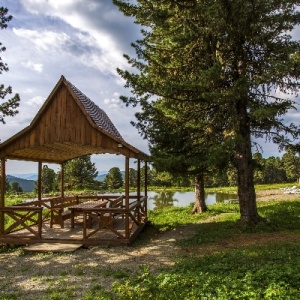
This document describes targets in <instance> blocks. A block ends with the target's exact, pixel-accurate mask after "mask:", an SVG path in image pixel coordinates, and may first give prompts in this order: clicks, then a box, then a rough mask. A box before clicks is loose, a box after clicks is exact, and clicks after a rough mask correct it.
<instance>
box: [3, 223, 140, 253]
mask: <svg viewBox="0 0 300 300" xmlns="http://www.w3.org/2000/svg"><path fill="white" fill-rule="evenodd" d="M143 227H144V226H143V225H142V226H137V225H136V224H133V226H132V229H131V232H130V237H129V239H125V238H124V239H122V238H120V237H118V236H117V235H116V234H115V233H113V232H112V231H110V230H109V229H101V230H99V231H98V232H96V233H95V234H93V236H92V237H90V238H88V239H85V240H83V229H82V223H80V222H76V223H75V226H74V228H71V222H70V220H66V221H65V227H64V228H61V227H60V226H59V225H53V228H50V223H49V222H44V223H43V225H42V238H41V239H40V238H36V237H33V236H32V234H30V232H29V231H27V230H25V229H22V230H18V231H15V232H13V233H10V234H7V235H5V237H2V238H0V243H4V244H18V245H25V244H36V243H70V244H71V243H73V244H81V245H83V246H84V247H88V246H95V245H111V246H121V245H129V244H131V243H132V242H133V241H134V240H135V238H136V237H137V235H138V233H139V232H140V231H141V229H142V228H143ZM32 228H34V229H37V226H32ZM95 228H96V225H95V224H94V225H93V228H91V230H93V229H95ZM114 228H115V229H117V230H118V232H119V233H121V234H122V235H124V234H125V230H124V228H125V221H124V220H123V219H116V220H115V223H114Z"/></svg>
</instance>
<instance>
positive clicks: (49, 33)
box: [0, 0, 149, 174]
mask: <svg viewBox="0 0 300 300" xmlns="http://www.w3.org/2000/svg"><path fill="white" fill-rule="evenodd" d="M0 5H1V6H4V7H7V8H8V9H9V14H11V15H12V16H13V20H12V21H11V22H9V23H8V28H7V29H5V30H2V31H1V32H0V34H1V36H0V42H1V43H2V44H3V45H4V46H5V47H6V48H7V50H6V51H5V52H4V53H2V54H1V57H2V59H3V61H4V62H6V63H7V64H8V66H9V72H6V73H4V74H2V75H1V83H3V84H5V85H11V86H12V87H13V92H14V93H16V92H17V93H19V94H20V96H21V105H20V108H19V111H20V112H19V114H18V115H16V116H15V117H11V118H6V124H5V125H2V124H0V126H1V130H0V139H1V141H5V140H6V139H8V138H9V137H11V136H12V135H13V134H15V133H17V132H19V131H20V130H21V129H23V128H24V127H26V126H28V125H29V124H30V122H31V120H32V119H33V118H34V116H35V115H36V113H37V112H38V110H39V109H40V107H41V105H42V104H43V102H44V101H45V99H46V98H47V97H48V95H49V94H50V92H51V90H52V89H53V88H54V86H55V84H56V83H57V81H58V80H59V79H60V76H61V75H64V76H65V77H66V78H67V79H68V80H69V81H71V82H72V83H73V84H74V85H75V86H76V87H77V88H79V89H80V90H81V91H82V92H83V93H85V94H86V95H87V96H88V97H89V98H90V99H91V100H92V101H94V102H95V103H96V104H97V105H98V106H99V107H100V108H102V109H103V110H104V111H105V112H106V113H107V114H108V116H109V117H110V119H111V120H112V122H113V123H114V124H115V126H116V127H117V129H118V130H119V132H120V133H121V135H122V136H123V138H124V139H125V140H126V141H127V142H128V143H130V144H132V145H133V146H135V147H136V148H138V149H140V150H142V151H144V152H146V153H149V151H148V143H147V141H145V140H143V139H142V137H141V136H140V135H139V134H138V132H137V130H136V129H135V128H134V127H133V126H132V125H131V124H130V121H132V120H134V113H135V109H133V108H130V107H129V108H128V107H125V105H124V104H123V103H122V102H121V101H120V100H119V97H120V95H124V94H128V93H129V90H127V89H125V88H124V81H123V80H122V79H121V78H120V77H119V75H118V74H117V73H116V68H117V67H121V68H126V67H128V66H127V65H126V61H125V59H124V58H123V53H128V54H131V55H133V54H134V53H133V49H132V48H131V46H130V43H131V42H133V41H135V40H136V39H137V38H138V37H139V28H138V27H137V26H136V25H134V24H133V22H132V20H131V19H130V18H127V17H124V16H123V14H122V13H121V12H119V11H118V9H117V7H115V6H114V5H113V4H112V3H111V1H108V0H105V1H93V0H92V1H91V0H89V1H86V0H63V1H61V0H47V1H46V0H5V1H4V0H0ZM92 160H93V161H94V162H95V163H96V166H97V169H98V170H99V171H107V170H109V169H110V168H112V167H114V166H117V167H119V168H120V169H121V170H124V157H122V156H115V155H97V156H93V157H92ZM132 163H133V162H132ZM49 166H50V167H51V166H52V167H54V168H56V167H55V165H49ZM36 171H37V164H36V163H28V162H20V161H9V162H8V164H7V172H8V173H14V174H15V173H27V172H30V173H31V172H36Z"/></svg>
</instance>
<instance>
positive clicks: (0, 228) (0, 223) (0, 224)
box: [0, 158, 6, 235]
mask: <svg viewBox="0 0 300 300" xmlns="http://www.w3.org/2000/svg"><path fill="white" fill-rule="evenodd" d="M5 175H6V174H5V159H4V158H2V159H1V199H0V208H4V207H5V200H4V197H5ZM3 233H4V212H1V215H0V235H2V234H3Z"/></svg>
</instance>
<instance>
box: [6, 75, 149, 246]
mask: <svg viewBox="0 0 300 300" xmlns="http://www.w3.org/2000/svg"><path fill="white" fill-rule="evenodd" d="M105 153H110V154H117V155H119V154H120V155H123V156H124V157H125V160H124V163H125V193H124V195H119V196H115V195H114V196H107V195H95V196H93V197H92V196H88V197H83V196H80V197H79V196H78V195H77V196H75V198H76V201H77V202H79V204H80V203H81V202H86V201H91V200H92V201H94V202H95V201H102V203H103V204H102V205H101V206H95V207H93V208H91V207H88V206H87V207H83V208H82V209H81V213H80V214H79V213H78V212H77V213H78V215H80V216H78V217H79V218H80V217H81V218H82V222H81V223H80V222H78V224H81V226H77V227H76V226H70V228H68V225H69V224H68V223H67V222H69V220H67V218H66V223H65V224H63V226H61V225H62V224H59V225H60V226H57V225H56V224H54V223H55V222H54V220H55V219H57V216H58V212H59V214H60V215H61V216H62V215H63V216H64V215H67V213H68V211H67V207H66V206H67V205H65V206H64V203H65V204H66V203H70V202H72V201H70V199H74V195H73V196H72V197H69V196H65V193H64V176H63V174H64V172H63V170H64V164H65V162H67V161H69V160H71V159H73V158H77V157H80V156H83V155H91V154H105ZM0 159H1V199H0V243H5V244H31V243H37V242H38V243H41V242H42V243H43V242H47V243H49V242H64V243H68V242H70V243H80V244H83V245H95V244H101V243H110V244H115V245H118V244H130V243H131V242H132V241H133V240H134V239H135V238H136V237H137V235H138V233H139V232H140V231H141V230H142V229H143V227H144V225H145V224H146V222H147V186H146V182H147V174H146V173H145V186H144V194H143V195H141V180H140V178H141V174H140V173H141V167H140V165H141V161H144V162H145V170H147V161H149V156H148V155H147V154H145V153H143V152H142V151H140V150H138V149H137V148H135V147H133V146H132V145H130V144H128V143H126V142H125V140H124V139H123V138H122V136H121V135H120V133H119V132H118V130H117V129H116V127H115V126H114V125H113V123H112V122H111V120H110V119H109V117H108V116H107V115H106V113H105V112H104V111H103V110H102V109H100V108H99V107H98V106H97V105H96V104H95V103H94V102H93V101H91V100H90V99H89V98H88V97H87V96H86V95H84V94H83V93H82V92H81V91H80V90H79V89H77V88H76V87H75V86H74V85H73V84H71V83H70V82H69V81H68V80H66V79H65V78H64V77H63V76H62V77H61V78H60V80H59V81H58V83H57V84H56V86H55V87H54V89H53V91H52V92H51V94H50V95H49V97H48V98H47V100H46V101H45V103H44V105H43V106H42V107H41V109H40V110H39V112H38V113H37V115H36V116H35V118H34V119H33V121H32V122H31V124H30V125H29V126H28V127H26V128H25V129H23V130H22V131H20V132H19V133H17V134H16V135H14V136H13V137H11V138H10V139H8V140H7V141H5V142H4V143H2V144H0ZM8 159H11V160H25V161H33V162H38V166H39V167H38V199H37V201H32V202H26V203H22V204H19V205H13V206H6V205H5V176H6V171H5V169H6V160H8ZM130 159H135V160H137V171H138V172H137V173H138V179H137V187H136V195H134V196H132V195H129V188H130V187H129V160H130ZM43 163H56V164H60V165H61V174H62V176H61V177H62V179H61V195H60V196H59V197H55V198H48V199H43V198H42V192H41V182H42V178H41V174H42V164H43ZM117 199H119V200H120V199H122V201H117V202H118V204H119V206H113V205H112V203H114V202H116V201H115V200H117ZM99 203H100V202H99ZM105 203H106V204H107V205H104V204H105ZM109 204H111V205H109ZM72 213H74V212H73V211H72ZM73 217H74V215H73ZM7 219H10V222H9V226H8V225H6V223H7ZM88 221H89V222H88ZM72 222H73V224H72V225H74V219H72ZM91 223H92V224H91ZM94 223H95V224H94ZM48 224H49V226H48ZM50 224H51V226H50ZM53 224H54V225H53ZM64 225H65V226H64ZM93 226H94V227H93ZM62 227H63V228H62ZM76 230H77V232H76V234H75V231H76Z"/></svg>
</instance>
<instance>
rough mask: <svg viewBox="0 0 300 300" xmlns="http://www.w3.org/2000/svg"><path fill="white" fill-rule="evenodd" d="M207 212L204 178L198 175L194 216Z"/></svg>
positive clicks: (196, 177) (196, 178)
mask: <svg viewBox="0 0 300 300" xmlns="http://www.w3.org/2000/svg"><path fill="white" fill-rule="evenodd" d="M205 211H207V206H206V204H205V194H204V176H203V174H198V175H196V176H195V204H194V208H193V210H192V214H201V213H203V212H205Z"/></svg>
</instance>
